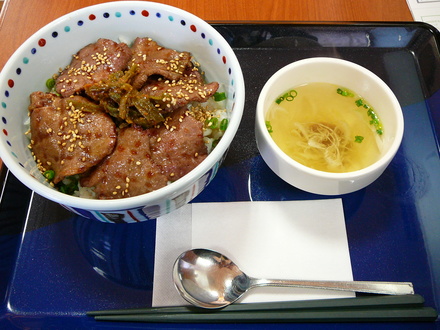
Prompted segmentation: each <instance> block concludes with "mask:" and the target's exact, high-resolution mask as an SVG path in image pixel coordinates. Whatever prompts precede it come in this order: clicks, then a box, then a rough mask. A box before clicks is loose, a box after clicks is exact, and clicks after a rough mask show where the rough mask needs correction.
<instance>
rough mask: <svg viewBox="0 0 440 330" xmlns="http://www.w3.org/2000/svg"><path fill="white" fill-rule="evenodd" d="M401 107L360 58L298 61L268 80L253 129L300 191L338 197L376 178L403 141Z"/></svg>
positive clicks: (275, 166) (267, 156) (270, 161)
mask: <svg viewBox="0 0 440 330" xmlns="http://www.w3.org/2000/svg"><path fill="white" fill-rule="evenodd" d="M403 131H404V121H403V114H402V109H401V107H400V105H399V102H398V100H397V98H396V96H395V95H394V93H393V92H392V91H391V89H390V88H389V87H388V86H387V85H386V84H385V83H384V82H383V81H382V80H381V79H380V78H379V77H378V76H376V75H375V74H374V73H372V72H371V71H369V70H367V69H366V68H364V67H362V66H360V65H357V64H355V63H352V62H349V61H346V60H341V59H335V58H325V57H316V58H309V59H304V60H300V61H297V62H293V63H291V64H289V65H287V66H285V67H283V68H281V69H280V70H279V71H277V72H276V73H275V74H274V75H273V76H272V77H271V78H270V79H269V80H268V81H267V82H266V84H265V85H264V87H263V89H262V90H261V93H260V96H259V98H258V103H257V113H256V122H255V134H256V140H257V146H258V149H259V151H260V153H261V156H262V157H263V159H264V161H265V162H266V163H267V165H268V166H269V167H270V168H271V169H272V170H273V171H274V172H275V173H276V174H277V175H278V176H279V177H280V178H281V179H283V180H284V181H286V182H287V183H289V184H291V185H292V186H295V187H297V188H299V189H301V190H304V191H307V192H311V193H316V194H322V195H340V194H346V193H351V192H354V191H357V190H359V189H362V188H364V187H366V186H367V185H369V184H370V183H372V182H373V181H375V180H376V179H377V178H379V176H380V175H381V174H382V173H383V171H384V170H385V169H386V167H387V166H388V165H389V163H390V162H391V160H392V159H393V158H394V156H395V154H396V152H397V150H398V149H399V146H400V144H401V141H402V137H403Z"/></svg>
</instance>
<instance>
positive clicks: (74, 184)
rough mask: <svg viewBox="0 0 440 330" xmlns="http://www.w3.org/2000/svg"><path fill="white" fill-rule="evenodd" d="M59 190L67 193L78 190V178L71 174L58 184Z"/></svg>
mask: <svg viewBox="0 0 440 330" xmlns="http://www.w3.org/2000/svg"><path fill="white" fill-rule="evenodd" d="M57 187H58V190H59V191H61V192H62V193H64V194H67V195H73V193H74V192H75V191H77V190H78V179H77V178H76V177H74V176H69V177H68V178H66V179H64V180H63V181H62V182H60V183H59V184H58V186H57Z"/></svg>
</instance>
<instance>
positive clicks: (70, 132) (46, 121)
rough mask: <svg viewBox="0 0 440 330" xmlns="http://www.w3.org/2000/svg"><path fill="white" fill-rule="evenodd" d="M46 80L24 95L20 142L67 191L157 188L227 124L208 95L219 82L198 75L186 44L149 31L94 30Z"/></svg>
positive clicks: (116, 192) (103, 193)
mask: <svg viewBox="0 0 440 330" xmlns="http://www.w3.org/2000/svg"><path fill="white" fill-rule="evenodd" d="M50 82H51V83H50V87H51V90H50V91H49V92H46V93H44V92H41V91H37V92H34V93H32V94H31V96H30V106H29V115H30V130H29V133H30V144H29V147H30V149H31V150H32V153H33V155H34V159H35V160H36V162H37V166H38V168H39V170H40V171H41V172H42V173H43V174H44V175H45V177H46V178H47V180H48V181H49V182H50V183H51V184H52V185H53V186H55V187H56V188H58V189H59V190H60V191H63V192H66V193H69V194H74V195H77V196H81V197H88V198H90V197H92V198H100V199H113V198H125V197H131V196H137V195H140V194H144V193H148V192H150V191H153V190H156V189H159V188H161V187H163V186H165V185H167V184H169V183H170V182H173V181H175V180H178V179H179V178H181V177H182V176H184V175H185V174H187V173H188V172H190V171H191V170H192V169H194V168H195V167H196V166H197V165H198V164H200V162H202V161H203V160H204V159H205V158H206V156H207V155H208V153H209V152H210V151H211V149H212V148H213V147H215V144H216V143H217V142H218V140H219V139H220V138H221V136H222V135H223V132H224V131H225V130H226V127H227V122H228V119H227V117H226V111H225V110H224V109H223V108H221V107H220V105H219V104H221V102H220V103H219V102H216V101H215V100H214V98H213V96H214V95H216V96H218V95H220V99H222V98H224V94H223V93H217V91H218V89H219V84H218V83H217V82H210V83H206V82H205V80H204V77H203V72H201V71H200V67H199V65H198V64H197V62H195V60H194V59H193V58H192V56H191V54H190V53H188V52H178V51H176V50H172V49H168V48H165V47H162V46H160V45H158V44H157V43H156V42H155V41H153V40H152V39H150V38H136V40H135V41H134V43H133V45H132V46H131V47H129V46H128V45H127V44H125V43H122V42H121V43H117V42H115V41H112V40H108V39H99V40H98V41H97V42H96V43H94V44H90V45H87V46H85V47H84V48H82V49H81V50H79V51H78V53H76V54H75V55H74V56H73V59H72V61H71V63H70V65H68V66H67V67H66V68H64V69H63V70H60V73H59V74H57V75H55V76H54V78H53V80H50ZM216 93H217V94H216ZM222 96H223V97H222ZM217 99H218V98H217ZM86 195H87V196H86Z"/></svg>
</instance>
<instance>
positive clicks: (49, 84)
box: [46, 78, 55, 90]
mask: <svg viewBox="0 0 440 330" xmlns="http://www.w3.org/2000/svg"><path fill="white" fill-rule="evenodd" d="M46 87H47V88H48V89H49V90H52V89H53V88H54V87H55V79H53V78H49V79H47V80H46Z"/></svg>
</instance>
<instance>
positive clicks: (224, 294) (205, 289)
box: [173, 249, 414, 308]
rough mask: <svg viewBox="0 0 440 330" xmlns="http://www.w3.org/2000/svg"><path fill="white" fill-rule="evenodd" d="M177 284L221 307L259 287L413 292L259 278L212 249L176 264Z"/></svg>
mask: <svg viewBox="0 0 440 330" xmlns="http://www.w3.org/2000/svg"><path fill="white" fill-rule="evenodd" d="M173 279H174V284H175V286H176V288H177V290H178V291H179V293H180V294H181V295H182V297H183V298H185V299H186V300H187V301H188V302H190V303H191V304H193V305H195V306H199V307H203V308H222V307H225V306H227V305H229V304H232V303H233V302H235V301H236V300H238V299H240V298H241V296H243V294H244V293H246V292H247V291H248V290H249V289H252V288H254V287H258V286H281V287H297V288H316V289H329V290H339V291H351V292H367V293H380V294H391V295H404V294H414V290H413V285H412V283H410V282H370V281H295V280H293V281H292V280H268V279H257V278H253V277H250V276H248V275H246V274H245V273H243V272H242V271H241V270H240V269H239V268H238V267H237V265H236V264H234V262H232V261H231V260H230V259H229V258H228V257H226V256H224V255H222V254H220V253H218V252H216V251H212V250H207V249H193V250H189V251H186V252H184V253H182V254H181V255H180V256H179V257H178V258H177V260H176V262H175V263H174V267H173Z"/></svg>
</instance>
